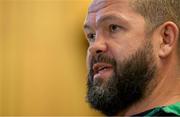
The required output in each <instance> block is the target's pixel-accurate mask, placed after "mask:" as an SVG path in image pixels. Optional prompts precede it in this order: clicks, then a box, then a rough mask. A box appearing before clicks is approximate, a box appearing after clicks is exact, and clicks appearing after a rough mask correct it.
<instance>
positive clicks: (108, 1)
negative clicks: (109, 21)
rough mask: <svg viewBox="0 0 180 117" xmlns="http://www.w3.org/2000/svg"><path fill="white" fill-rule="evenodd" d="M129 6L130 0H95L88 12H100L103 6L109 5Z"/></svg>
mask: <svg viewBox="0 0 180 117" xmlns="http://www.w3.org/2000/svg"><path fill="white" fill-rule="evenodd" d="M124 5H125V6H126V7H127V6H129V0H93V2H92V3H91V5H90V7H89V9H88V13H93V12H98V11H100V10H101V9H103V8H107V7H109V8H110V7H115V6H116V7H115V8H114V9H116V8H117V6H119V7H122V6H124Z"/></svg>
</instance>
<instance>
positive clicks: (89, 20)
mask: <svg viewBox="0 0 180 117" xmlns="http://www.w3.org/2000/svg"><path fill="white" fill-rule="evenodd" d="M132 1H133V0H94V1H93V2H92V4H91V5H90V7H89V9H88V15H87V17H86V20H85V25H91V26H95V27H94V28H96V24H98V21H101V20H100V19H103V18H104V17H106V16H113V17H114V16H115V17H118V18H119V19H121V21H123V20H124V21H128V20H129V21H130V20H132V19H136V18H137V17H138V16H140V14H138V13H136V12H135V11H134V10H133V8H132V7H131V5H132V4H131V2H132ZM133 22H134V21H133Z"/></svg>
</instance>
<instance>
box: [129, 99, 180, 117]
mask: <svg viewBox="0 0 180 117" xmlns="http://www.w3.org/2000/svg"><path fill="white" fill-rule="evenodd" d="M133 116H180V102H177V103H175V104H171V105H168V106H162V107H156V108H154V109H151V110H148V111H145V112H142V113H139V114H136V115H133Z"/></svg>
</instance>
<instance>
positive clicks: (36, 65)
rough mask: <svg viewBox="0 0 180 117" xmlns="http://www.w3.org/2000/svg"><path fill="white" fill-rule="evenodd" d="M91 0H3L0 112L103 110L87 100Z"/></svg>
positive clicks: (0, 13) (88, 112) (0, 5)
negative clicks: (87, 29)
mask: <svg viewBox="0 0 180 117" xmlns="http://www.w3.org/2000/svg"><path fill="white" fill-rule="evenodd" d="M89 4H90V0H0V115H37V116H39V115H46V116H49V115H70V116H71V115H77V116H79V115H100V114H99V113H98V112H95V111H94V110H92V109H90V107H89V105H88V104H87V103H86V101H85V95H86V65H85V56H86V49H87V46H88V45H87V42H86V40H85V38H84V34H83V31H82V27H83V22H84V18H85V15H86V12H87V8H88V5H89Z"/></svg>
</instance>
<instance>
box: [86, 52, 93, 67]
mask: <svg viewBox="0 0 180 117" xmlns="http://www.w3.org/2000/svg"><path fill="white" fill-rule="evenodd" d="M91 58H92V57H91V55H90V53H89V51H87V55H86V65H87V67H88V68H89V67H90V61H91Z"/></svg>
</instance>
